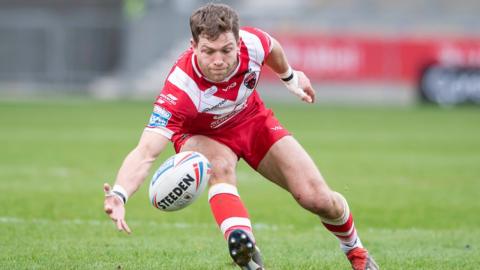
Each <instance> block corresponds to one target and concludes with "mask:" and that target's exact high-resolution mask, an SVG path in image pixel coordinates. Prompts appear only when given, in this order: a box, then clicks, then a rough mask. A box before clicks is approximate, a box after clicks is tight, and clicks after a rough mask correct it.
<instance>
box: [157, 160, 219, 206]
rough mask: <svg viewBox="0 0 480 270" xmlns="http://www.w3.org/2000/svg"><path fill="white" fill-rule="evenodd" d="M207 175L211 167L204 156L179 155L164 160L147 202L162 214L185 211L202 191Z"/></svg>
mask: <svg viewBox="0 0 480 270" xmlns="http://www.w3.org/2000/svg"><path fill="white" fill-rule="evenodd" d="M210 174H211V169H210V163H209V161H208V159H207V158H206V157H205V156H204V155H202V154H200V153H198V152H193V151H185V152H180V153H178V154H176V155H174V156H172V157H170V158H169V159H167V160H166V161H165V162H164V163H163V164H162V165H161V166H160V167H159V168H158V170H157V171H156V172H155V174H154V175H153V177H152V181H151V182H150V187H149V197H150V202H151V203H152V205H153V206H154V207H156V208H158V209H160V210H163V211H176V210H180V209H182V208H185V207H186V206H188V205H190V204H191V203H193V202H194V201H195V200H196V199H197V198H198V197H199V196H200V195H201V194H202V192H203V191H204V190H205V187H206V186H207V183H208V179H209V178H210Z"/></svg>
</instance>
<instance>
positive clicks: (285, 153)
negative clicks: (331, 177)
mask: <svg viewBox="0 0 480 270" xmlns="http://www.w3.org/2000/svg"><path fill="white" fill-rule="evenodd" d="M257 171H258V172H259V173H260V174H262V175H263V176H264V177H265V178H267V179H269V180H270V181H272V182H274V183H276V184H277V185H279V186H280V187H282V188H284V189H286V190H288V191H290V192H291V193H292V195H293V196H294V197H297V196H301V195H302V194H305V193H311V192H328V191H329V188H328V186H327V184H326V183H325V180H324V179H323V177H322V175H321V174H320V171H319V170H318V168H317V166H316V165H315V163H314V162H313V160H312V159H311V157H310V156H309V155H308V154H307V152H306V151H305V149H304V148H303V147H302V146H301V145H300V144H299V143H298V142H297V141H296V140H295V139H294V138H293V137H292V136H285V137H283V138H282V139H280V140H278V141H277V142H276V143H275V144H274V145H272V147H271V148H270V149H269V150H268V152H267V154H266V155H265V157H264V158H263V159H262V161H261V162H260V164H259V166H258V168H257Z"/></svg>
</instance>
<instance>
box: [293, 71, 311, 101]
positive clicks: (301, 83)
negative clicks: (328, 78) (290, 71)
mask: <svg viewBox="0 0 480 270" xmlns="http://www.w3.org/2000/svg"><path fill="white" fill-rule="evenodd" d="M294 72H296V73H297V75H298V87H299V88H300V89H301V90H303V95H302V96H301V99H302V100H303V101H305V102H307V103H314V102H315V90H314V89H313V87H312V83H311V82H310V80H309V79H308V77H307V76H306V75H305V73H303V72H302V71H298V70H296V71H294Z"/></svg>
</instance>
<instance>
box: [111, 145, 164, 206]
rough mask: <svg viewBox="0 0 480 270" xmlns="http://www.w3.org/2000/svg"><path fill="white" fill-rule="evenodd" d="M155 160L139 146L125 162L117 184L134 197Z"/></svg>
mask: <svg viewBox="0 0 480 270" xmlns="http://www.w3.org/2000/svg"><path fill="white" fill-rule="evenodd" d="M155 158H156V157H154V156H152V155H149V154H148V153H146V151H145V150H142V149H141V148H140V147H138V146H137V147H136V148H135V149H133V151H132V152H130V153H129V154H128V155H127V157H126V158H125V160H124V161H123V164H122V166H121V167H120V170H119V171H118V175H117V179H116V181H115V184H116V185H120V186H121V187H123V188H124V189H125V191H126V192H127V195H128V197H130V196H132V195H133V193H135V191H137V189H138V188H139V187H140V186H141V185H142V183H143V182H144V181H145V179H146V177H147V176H148V174H149V172H150V168H151V167H152V164H153V162H154V161H155Z"/></svg>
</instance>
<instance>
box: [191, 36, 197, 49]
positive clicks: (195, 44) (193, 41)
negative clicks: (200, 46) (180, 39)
mask: <svg viewBox="0 0 480 270" xmlns="http://www.w3.org/2000/svg"><path fill="white" fill-rule="evenodd" d="M190 47H192V48H196V47H197V43H195V40H193V38H191V39H190Z"/></svg>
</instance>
